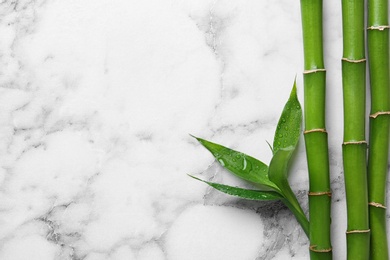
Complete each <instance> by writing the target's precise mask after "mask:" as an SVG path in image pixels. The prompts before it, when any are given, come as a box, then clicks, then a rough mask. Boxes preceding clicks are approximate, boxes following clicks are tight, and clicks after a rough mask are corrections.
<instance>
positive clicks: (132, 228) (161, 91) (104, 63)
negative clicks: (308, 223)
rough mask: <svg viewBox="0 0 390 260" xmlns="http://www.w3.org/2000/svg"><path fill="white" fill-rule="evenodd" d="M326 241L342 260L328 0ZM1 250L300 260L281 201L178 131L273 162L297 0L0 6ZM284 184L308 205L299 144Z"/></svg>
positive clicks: (299, 245) (295, 71)
mask: <svg viewBox="0 0 390 260" xmlns="http://www.w3.org/2000/svg"><path fill="white" fill-rule="evenodd" d="M324 9H325V24H326V25H325V37H326V39H325V48H326V67H327V69H328V107H327V108H328V126H327V128H328V132H329V143H330V156H331V157H330V158H331V166H332V167H331V168H332V185H333V192H334V196H333V202H334V203H333V213H334V215H333V230H334V232H333V236H334V241H333V247H334V255H335V259H344V255H345V241H344V236H345V235H344V232H345V225H346V216H345V200H344V186H343V185H344V184H343V177H342V160H341V149H340V148H341V142H342V103H341V100H342V92H341V75H340V58H341V51H342V46H341V17H340V3H339V1H325V5H324ZM0 35H1V38H0V87H1V88H0V108H1V109H0V123H1V124H0V136H1V142H0V158H1V159H0V164H1V168H0V259H2V260H24V259H28V260H35V259H39V260H49V259H50V260H51V259H61V260H62V259H72V260H81V259H83V260H100V259H110V260H111V259H112V260H114V259H115V260H122V259H137V260H144V259H148V260H192V259H196V260H219V259H223V260H237V259H239V260H254V259H307V258H308V250H307V247H308V241H307V239H306V237H305V235H304V233H303V232H302V231H301V229H300V227H299V226H298V224H297V223H296V221H295V219H294V218H293V217H292V215H291V214H290V213H289V212H288V211H287V210H286V209H285V208H284V207H283V206H282V204H280V203H261V202H260V203H253V202H247V201H243V200H239V199H236V198H231V197H228V196H225V195H224V194H220V193H218V192H216V191H213V190H211V189H209V188H207V187H206V186H205V184H202V183H199V182H197V181H195V180H193V179H191V178H189V177H188V176H187V175H186V174H188V173H191V174H195V175H197V176H201V177H203V178H206V179H210V178H213V180H214V181H219V182H223V183H230V184H234V185H243V184H242V183H241V182H240V181H238V180H237V179H235V178H233V177H231V176H230V175H228V174H226V173H225V172H223V171H222V170H221V168H220V167H219V166H218V165H216V163H215V162H214V160H213V158H212V156H211V155H210V154H209V153H208V152H207V151H206V150H205V149H203V148H202V147H200V146H199V145H198V144H197V143H196V142H195V141H194V140H193V139H192V138H191V137H190V136H189V135H188V133H192V134H195V135H197V136H200V137H203V138H206V139H209V140H213V141H215V142H218V143H221V144H224V145H226V146H229V147H231V148H234V149H237V150H240V151H242V152H245V153H248V154H250V155H252V156H254V157H257V158H259V159H261V160H263V161H264V162H266V163H268V162H269V160H270V158H271V152H270V150H269V148H268V146H267V144H266V142H265V141H266V140H268V141H272V138H273V132H274V129H275V126H276V123H277V120H278V117H279V114H280V112H281V109H282V107H283V104H284V102H285V101H286V99H287V97H288V95H289V91H290V89H291V86H292V83H293V80H294V77H295V76H296V75H297V82H298V91H299V97H300V99H301V100H302V99H303V86H302V75H301V73H302V69H303V57H302V55H303V54H302V43H301V25H300V7H299V1H289V0H280V1H275V0H262V1H258V0H241V1H222V0H220V1H217V0H202V1H200V0H199V1H190V0H187V1H185V0H182V1H180V0H147V1H134V0H67V1H60V0H17V1H13V0H12V1H11V0H5V1H1V3H0ZM290 180H291V183H292V186H293V189H294V191H295V192H296V193H297V194H298V197H299V199H300V200H301V201H302V204H303V207H304V208H305V209H307V197H306V191H307V188H308V181H307V168H306V159H305V155H304V149H303V140H302V141H301V143H300V147H299V151H298V154H297V156H296V160H295V163H294V164H293V167H292V173H291V179H290Z"/></svg>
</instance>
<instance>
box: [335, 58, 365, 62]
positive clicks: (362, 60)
mask: <svg viewBox="0 0 390 260" xmlns="http://www.w3.org/2000/svg"><path fill="white" fill-rule="evenodd" d="M341 60H343V61H346V62H351V63H361V62H366V59H360V60H352V59H348V58H342V59H341Z"/></svg>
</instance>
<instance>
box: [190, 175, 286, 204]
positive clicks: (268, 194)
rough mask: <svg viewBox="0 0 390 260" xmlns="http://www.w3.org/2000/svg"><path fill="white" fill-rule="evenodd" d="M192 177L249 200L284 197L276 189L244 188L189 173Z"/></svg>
mask: <svg viewBox="0 0 390 260" xmlns="http://www.w3.org/2000/svg"><path fill="white" fill-rule="evenodd" d="M189 176H190V177H192V178H194V179H196V180H198V181H201V182H204V183H206V184H208V185H210V186H211V187H213V188H214V189H216V190H219V191H221V192H223V193H226V194H229V195H232V196H236V197H240V198H243V199H248V200H280V199H283V196H282V195H280V194H279V193H278V192H275V191H260V190H250V189H243V188H238V187H232V186H228V185H224V184H219V183H214V182H208V181H205V180H202V179H199V178H197V177H194V176H192V175H189Z"/></svg>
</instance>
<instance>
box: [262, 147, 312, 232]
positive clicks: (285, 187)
mask: <svg viewBox="0 0 390 260" xmlns="http://www.w3.org/2000/svg"><path fill="white" fill-rule="evenodd" d="M294 150H295V147H293V146H290V147H288V148H283V149H279V150H278V151H277V152H276V153H275V154H274V156H273V158H272V160H271V163H270V166H269V178H270V180H271V181H272V182H274V183H275V184H276V185H277V186H278V187H279V188H280V190H281V192H282V194H283V196H284V198H285V199H283V202H284V203H285V204H286V205H287V206H288V207H289V208H290V210H291V211H292V212H293V213H294V215H295V217H296V218H297V220H298V221H299V223H300V224H301V226H302V228H303V229H304V230H305V232H306V234H308V232H307V231H308V221H307V218H306V216H305V213H304V212H303V210H302V208H301V206H300V205H299V202H298V200H297V198H296V196H295V194H294V192H293V191H292V189H291V187H290V184H289V183H288V164H289V161H290V159H291V156H292V154H293V153H294Z"/></svg>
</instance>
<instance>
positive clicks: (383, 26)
mask: <svg viewBox="0 0 390 260" xmlns="http://www.w3.org/2000/svg"><path fill="white" fill-rule="evenodd" d="M389 28H390V26H389V25H378V26H370V27H368V28H367V30H379V31H383V30H385V29H389Z"/></svg>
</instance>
